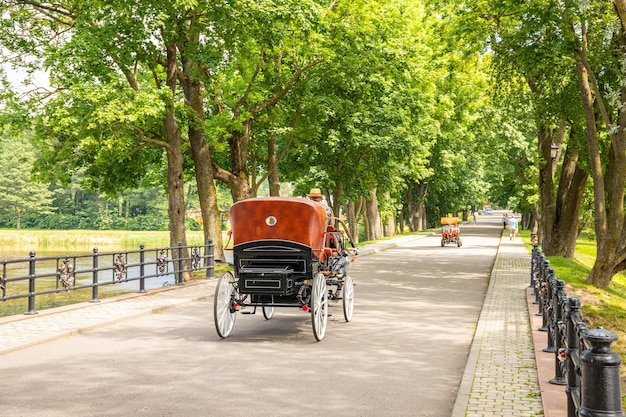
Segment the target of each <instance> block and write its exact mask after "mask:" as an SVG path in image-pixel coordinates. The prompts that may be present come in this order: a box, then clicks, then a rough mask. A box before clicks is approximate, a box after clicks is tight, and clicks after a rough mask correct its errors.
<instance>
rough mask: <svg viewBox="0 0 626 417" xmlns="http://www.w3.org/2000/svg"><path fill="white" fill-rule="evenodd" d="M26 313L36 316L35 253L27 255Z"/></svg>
mask: <svg viewBox="0 0 626 417" xmlns="http://www.w3.org/2000/svg"><path fill="white" fill-rule="evenodd" d="M28 258H29V259H28V311H27V312H26V313H24V314H26V315H33V314H37V311H35V252H32V251H31V252H30V253H29V254H28Z"/></svg>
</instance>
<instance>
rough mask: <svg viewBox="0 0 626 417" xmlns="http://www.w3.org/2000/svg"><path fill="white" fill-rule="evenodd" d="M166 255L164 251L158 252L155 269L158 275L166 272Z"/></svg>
mask: <svg viewBox="0 0 626 417" xmlns="http://www.w3.org/2000/svg"><path fill="white" fill-rule="evenodd" d="M167 261H168V259H167V255H166V254H165V251H164V250H161V251H160V252H159V256H158V257H157V268H158V270H159V273H161V274H164V273H165V272H166V271H167Z"/></svg>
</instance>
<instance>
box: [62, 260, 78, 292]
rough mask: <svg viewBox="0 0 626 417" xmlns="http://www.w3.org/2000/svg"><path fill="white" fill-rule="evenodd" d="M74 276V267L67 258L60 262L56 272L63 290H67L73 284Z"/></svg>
mask: <svg viewBox="0 0 626 417" xmlns="http://www.w3.org/2000/svg"><path fill="white" fill-rule="evenodd" d="M75 278H76V274H75V273H74V265H72V264H71V263H70V260H69V258H65V259H63V260H62V261H61V265H60V266H59V272H58V280H59V282H60V283H61V285H63V288H69V287H71V286H73V285H74V283H75Z"/></svg>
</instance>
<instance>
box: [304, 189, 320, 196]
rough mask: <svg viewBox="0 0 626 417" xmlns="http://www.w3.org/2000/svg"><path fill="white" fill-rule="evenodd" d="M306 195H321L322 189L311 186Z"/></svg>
mask: <svg viewBox="0 0 626 417" xmlns="http://www.w3.org/2000/svg"><path fill="white" fill-rule="evenodd" d="M307 197H322V191H321V190H320V189H319V188H311V191H309V193H308V194H307Z"/></svg>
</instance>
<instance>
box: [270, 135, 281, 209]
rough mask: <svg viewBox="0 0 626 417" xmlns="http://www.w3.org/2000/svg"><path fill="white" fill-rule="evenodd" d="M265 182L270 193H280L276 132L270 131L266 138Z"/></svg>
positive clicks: (275, 194) (273, 194) (274, 194)
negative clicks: (266, 172)
mask: <svg viewBox="0 0 626 417" xmlns="http://www.w3.org/2000/svg"><path fill="white" fill-rule="evenodd" d="M267 169H268V170H269V171H268V175H267V182H268V184H269V187H270V195H271V196H276V197H278V196H279V195H280V181H279V179H278V157H277V155H276V134H275V133H272V134H271V135H270V137H269V139H268V140H267Z"/></svg>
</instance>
